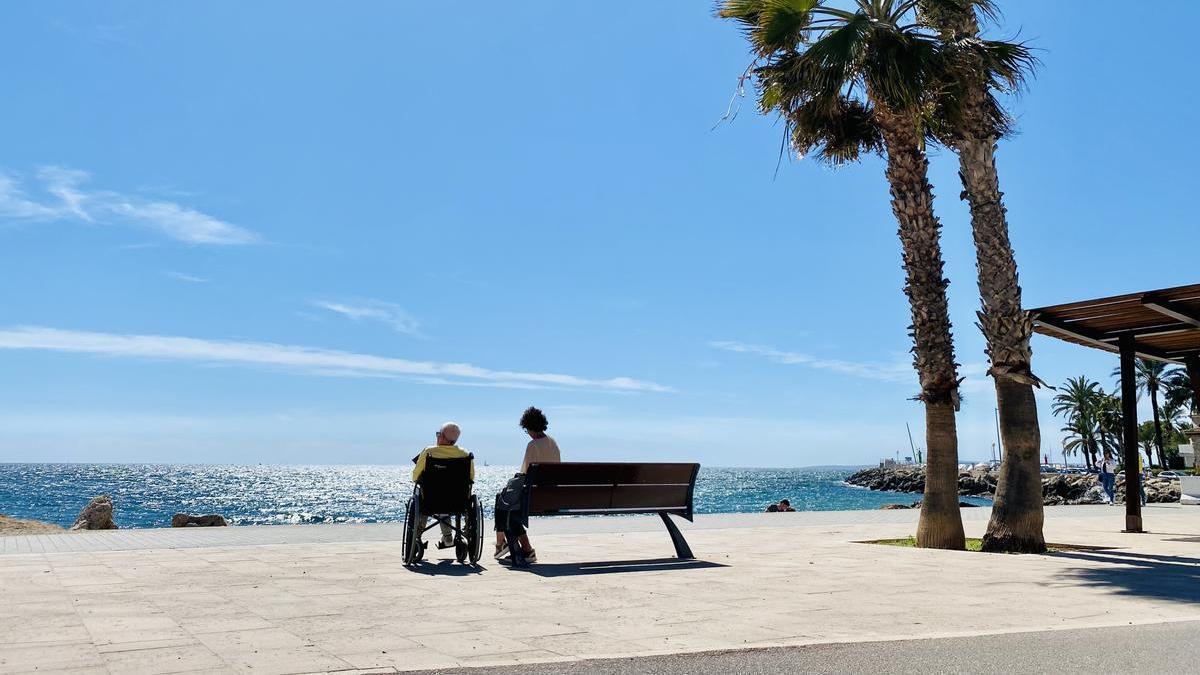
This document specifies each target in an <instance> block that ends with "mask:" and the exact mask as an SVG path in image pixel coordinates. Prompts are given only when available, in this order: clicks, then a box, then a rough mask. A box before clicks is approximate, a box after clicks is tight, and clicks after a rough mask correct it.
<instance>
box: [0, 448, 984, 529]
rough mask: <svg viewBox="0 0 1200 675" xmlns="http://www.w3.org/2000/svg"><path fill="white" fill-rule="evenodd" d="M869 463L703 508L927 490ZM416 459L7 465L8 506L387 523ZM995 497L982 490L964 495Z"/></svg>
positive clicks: (749, 479) (724, 489)
mask: <svg viewBox="0 0 1200 675" xmlns="http://www.w3.org/2000/svg"><path fill="white" fill-rule="evenodd" d="M858 468H861V467H810V468H801V469H749V468H746V469H738V468H708V467H703V468H701V469H700V475H699V477H698V478H697V481H696V492H695V509H696V512H697V513H746V512H756V511H763V510H765V509H766V506H767V505H768V504H770V503H772V502H778V501H779V500H780V499H785V498H786V499H788V500H790V501H791V503H792V507H793V508H795V509H796V510H798V511H834V510H850V509H877V508H879V507H880V506H882V505H884V504H895V503H901V504H911V503H912V502H914V501H916V500H919V499H920V495H918V494H908V493H898V492H877V491H871V490H868V489H865V488H860V487H855V486H851V485H847V484H846V483H845V482H844V481H845V479H846V478H847V477H848V476H849V475H850V474H851V473H853V472H854V471H856V470H857V469H858ZM410 471H411V467H405V466H397V465H391V466H348V465H332V466H285V465H270V464H257V465H245V466H239V465H217V464H197V465H183V464H0V514H5V515H8V516H13V517H16V518H30V519H33V520H41V521H44V522H49V523H56V524H59V525H64V526H69V525H70V524H71V523H72V522H74V520H75V517H76V516H77V515H78V514H79V511H80V509H82V508H83V506H84V505H86V504H87V503H88V501H89V500H90V499H91V498H92V497H95V496H96V495H100V494H107V495H110V496H111V497H112V498H113V507H114V520H115V521H116V522H117V524H118V525H119V526H120V527H125V528H142V527H166V526H169V525H170V523H171V516H172V515H174V514H176V513H190V514H197V515H199V514H209V513H217V514H221V515H222V516H224V517H225V518H226V520H227V521H228V522H229V523H230V524H231V525H283V524H318V523H378V522H394V521H399V520H403V518H404V516H403V514H404V504H405V500H407V499H408V497H409V494H410V492H411V486H412V482H411V480H410V473H409V472H410ZM514 471H515V467H511V466H477V467H476V486H475V491H476V493H477V494H480V495H482V496H484V499H483V502H484V504H485V505H486V506H487V510H488V511H489V512H490V510H491V509H490V505H491V503H492V500H493V495H495V494H496V492H498V491H499V490H500V488H501V487H503V485H504V483H505V482H506V481H507V480H508V479H509V478H510V477H512V475H513V473H514ZM963 499H964V500H966V501H971V502H972V503H976V504H980V505H983V504H987V503H989V500H986V499H981V498H967V497H964V498H963Z"/></svg>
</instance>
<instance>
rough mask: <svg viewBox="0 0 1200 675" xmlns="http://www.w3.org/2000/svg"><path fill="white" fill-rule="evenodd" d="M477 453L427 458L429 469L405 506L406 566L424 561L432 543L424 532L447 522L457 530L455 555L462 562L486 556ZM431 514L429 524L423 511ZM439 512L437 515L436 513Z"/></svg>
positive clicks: (473, 561)
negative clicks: (474, 476)
mask: <svg viewBox="0 0 1200 675" xmlns="http://www.w3.org/2000/svg"><path fill="white" fill-rule="evenodd" d="M474 461H475V456H474V455H468V456H467V457H458V458H454V459H435V458H433V457H426V458H425V470H424V471H423V472H422V473H421V477H420V479H418V480H417V483H416V485H414V486H413V495H412V497H410V498H409V500H408V504H407V505H406V506H405V508H404V542H403V544H402V550H403V557H404V564H405V566H408V567H411V566H413V565H416V564H417V563H419V562H420V561H421V558H422V557H423V556H424V554H425V548H426V546H428V544H426V543H424V542H423V541H422V540H421V539H422V535H424V534H425V533H426V532H427V531H429V530H431V529H433V528H434V527H436V526H439V525H441V524H442V523H445V524H447V525H449V526H450V530H451V531H452V532H453V533H454V554H455V558H456V559H457V560H458V562H460V563H462V562H465V561H467V560H470V563H471V564H472V565H475V564H477V563H478V562H479V559H480V558H481V557H482V556H483V539H484V522H483V505H482V504H480V502H479V498H478V497H477V496H476V495H475V493H474V490H473V482H472V481H471V464H472V462H474ZM422 512H424V513H426V514H429V518H430V520H431V523H430V524H429V525H428V526H426V525H425V521H424V518H423V517H422V515H421V513H422ZM434 514H437V515H434Z"/></svg>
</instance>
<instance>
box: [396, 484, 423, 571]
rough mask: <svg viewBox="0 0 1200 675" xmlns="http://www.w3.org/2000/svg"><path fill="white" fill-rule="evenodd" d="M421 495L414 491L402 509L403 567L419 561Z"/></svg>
mask: <svg viewBox="0 0 1200 675" xmlns="http://www.w3.org/2000/svg"><path fill="white" fill-rule="evenodd" d="M420 521H421V493H420V492H419V491H414V492H413V496H412V497H411V498H410V499H409V500H408V505H407V507H406V508H405V509H404V542H403V544H402V547H401V549H402V555H403V558H404V564H405V565H414V564H416V562H417V561H418V560H420V559H421V525H422V523H421V522H420Z"/></svg>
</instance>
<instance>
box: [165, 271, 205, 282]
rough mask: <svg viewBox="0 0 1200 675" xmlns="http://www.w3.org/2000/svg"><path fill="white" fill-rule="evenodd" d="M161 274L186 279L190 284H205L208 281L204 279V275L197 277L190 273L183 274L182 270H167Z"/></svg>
mask: <svg viewBox="0 0 1200 675" xmlns="http://www.w3.org/2000/svg"><path fill="white" fill-rule="evenodd" d="M163 274H166V275H167V276H169V277H171V278H172V279H176V280H178V281H186V282H188V283H191V284H206V283H208V279H205V278H204V277H198V276H194V275H191V274H185V273H183V272H172V271H168V272H164V273H163Z"/></svg>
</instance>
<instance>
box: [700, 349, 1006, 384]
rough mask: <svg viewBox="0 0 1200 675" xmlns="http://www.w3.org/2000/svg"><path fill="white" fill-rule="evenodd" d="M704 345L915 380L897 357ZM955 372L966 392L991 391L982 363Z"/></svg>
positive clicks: (873, 375) (852, 372)
mask: <svg viewBox="0 0 1200 675" xmlns="http://www.w3.org/2000/svg"><path fill="white" fill-rule="evenodd" d="M708 346H710V347H712V348H714V349H721V350H724V351H727V352H735V353H738V354H753V355H755V356H761V357H764V358H766V359H768V360H770V361H774V362H775V363H781V364H785V365H798V366H807V367H809V368H816V369H818V370H828V371H832V372H836V373H842V374H844V375H851V376H854V377H861V378H865V379H869V380H882V381H885V382H900V383H911V384H915V383H916V381H917V376H916V372H915V371H914V370H913V366H912V361H910V360H909V359H907V358H898V359H896V360H895V361H891V362H881V361H843V360H839V359H822V358H818V357H816V356H812V355H811V354H804V353H800V352H788V351H783V350H780V349H775V348H774V347H767V346H764V345H756V344H747V343H745V342H735V341H723V340H717V341H713V342H709V343H708ZM958 373H959V376H960V377H962V378H963V382H962V385H961V387H960V389H961V391H963V392H964V393H968V394H984V393H986V392H988V391H991V389H992V384H991V381H990V380H989V379H988V377H987V364H986V363H966V364H962V365H960V366H959V367H958Z"/></svg>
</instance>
